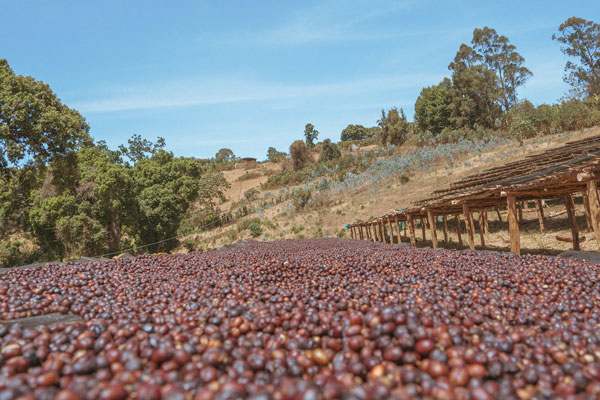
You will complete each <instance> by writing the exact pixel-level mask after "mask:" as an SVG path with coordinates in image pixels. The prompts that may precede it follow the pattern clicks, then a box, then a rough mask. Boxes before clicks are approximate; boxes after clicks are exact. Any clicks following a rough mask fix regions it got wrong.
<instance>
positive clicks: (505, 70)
mask: <svg viewBox="0 0 600 400" xmlns="http://www.w3.org/2000/svg"><path fill="white" fill-rule="evenodd" d="M471 43H472V44H473V51H474V52H475V53H476V54H477V57H478V59H480V60H481V61H482V62H483V63H484V64H485V65H486V66H487V67H488V68H489V69H490V70H492V71H494V72H495V74H496V79H497V83H498V85H499V86H500V91H499V93H498V94H499V100H500V103H501V104H500V105H501V106H502V108H503V109H504V112H508V110H510V108H511V107H512V106H513V105H515V104H516V103H517V88H518V87H519V86H522V85H523V84H524V83H525V81H527V79H528V78H529V77H530V76H531V75H532V73H531V71H530V70H529V69H527V68H526V67H524V66H523V63H524V62H525V59H524V58H523V57H522V56H521V55H520V54H519V53H517V51H516V47H515V46H514V45H512V44H510V41H509V40H508V38H507V37H506V36H504V35H498V33H496V30H495V29H492V28H488V27H487V26H484V27H483V29H475V30H474V31H473V40H472V41H471Z"/></svg>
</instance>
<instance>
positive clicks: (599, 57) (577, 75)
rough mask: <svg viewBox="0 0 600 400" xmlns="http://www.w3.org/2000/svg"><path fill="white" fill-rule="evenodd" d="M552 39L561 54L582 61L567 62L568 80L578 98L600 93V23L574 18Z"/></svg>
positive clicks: (566, 76)
mask: <svg viewBox="0 0 600 400" xmlns="http://www.w3.org/2000/svg"><path fill="white" fill-rule="evenodd" d="M552 39H554V40H557V41H558V42H559V43H561V51H562V52H563V53H564V54H566V55H568V56H569V57H574V58H577V59H579V62H573V61H571V60H569V61H567V64H566V65H565V73H566V74H565V76H564V80H565V82H567V83H568V84H569V85H571V87H572V89H573V93H574V94H575V95H578V96H581V95H584V94H587V95H593V94H600V24H597V23H595V22H593V21H588V20H585V19H583V18H577V17H571V18H569V19H567V20H566V21H565V22H563V23H562V24H560V26H559V27H558V35H557V34H554V35H552Z"/></svg>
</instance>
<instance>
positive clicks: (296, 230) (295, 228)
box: [291, 225, 304, 233]
mask: <svg viewBox="0 0 600 400" xmlns="http://www.w3.org/2000/svg"><path fill="white" fill-rule="evenodd" d="M291 230H292V232H293V233H300V232H302V231H303V230H304V227H303V226H302V225H294V226H292V228H291Z"/></svg>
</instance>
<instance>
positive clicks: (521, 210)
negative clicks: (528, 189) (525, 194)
mask: <svg viewBox="0 0 600 400" xmlns="http://www.w3.org/2000/svg"><path fill="white" fill-rule="evenodd" d="M522 222H523V202H522V201H520V202H519V223H522Z"/></svg>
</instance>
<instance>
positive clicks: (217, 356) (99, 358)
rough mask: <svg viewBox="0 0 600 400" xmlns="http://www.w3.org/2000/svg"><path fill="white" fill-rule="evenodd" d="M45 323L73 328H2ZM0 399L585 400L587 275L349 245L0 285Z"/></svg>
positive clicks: (78, 269)
mask: <svg viewBox="0 0 600 400" xmlns="http://www.w3.org/2000/svg"><path fill="white" fill-rule="evenodd" d="M51 313H62V314H76V315H78V316H80V317H81V320H80V321H79V322H74V323H69V324H65V323H59V324H57V325H49V326H48V325H46V326H39V327H35V328H25V327H24V324H19V323H18V322H16V323H6V321H7V320H19V319H23V318H25V319H27V318H29V317H33V316H38V315H47V314H51ZM0 319H1V320H2V321H5V322H4V323H3V324H2V325H0V400H3V399H22V400H24V399H59V400H67V399H68V400H72V399H111V400H117V399H126V398H132V399H197V400H200V399H242V398H249V399H275V400H288V399H289V400H295V399H338V398H342V399H409V398H415V397H417V398H430V399H474V400H479V399H546V398H557V397H558V398H573V399H597V398H600V268H599V267H596V266H591V265H588V264H586V263H584V262H579V261H573V260H561V259H556V258H549V257H542V256H523V257H518V256H514V255H508V254H494V253H484V252H472V251H451V250H433V249H415V248H411V247H398V246H391V245H385V244H380V243H369V242H365V241H357V240H340V239H318V240H285V241H279V242H273V243H256V242H254V243H248V244H246V245H245V246H243V247H240V248H236V249H229V250H224V251H219V252H206V253H189V254H182V255H142V256H138V257H135V258H129V259H120V260H115V261H111V262H108V263H93V262H90V263H82V264H67V265H47V266H41V267H37V268H33V269H27V270H9V271H5V272H2V273H0Z"/></svg>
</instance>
